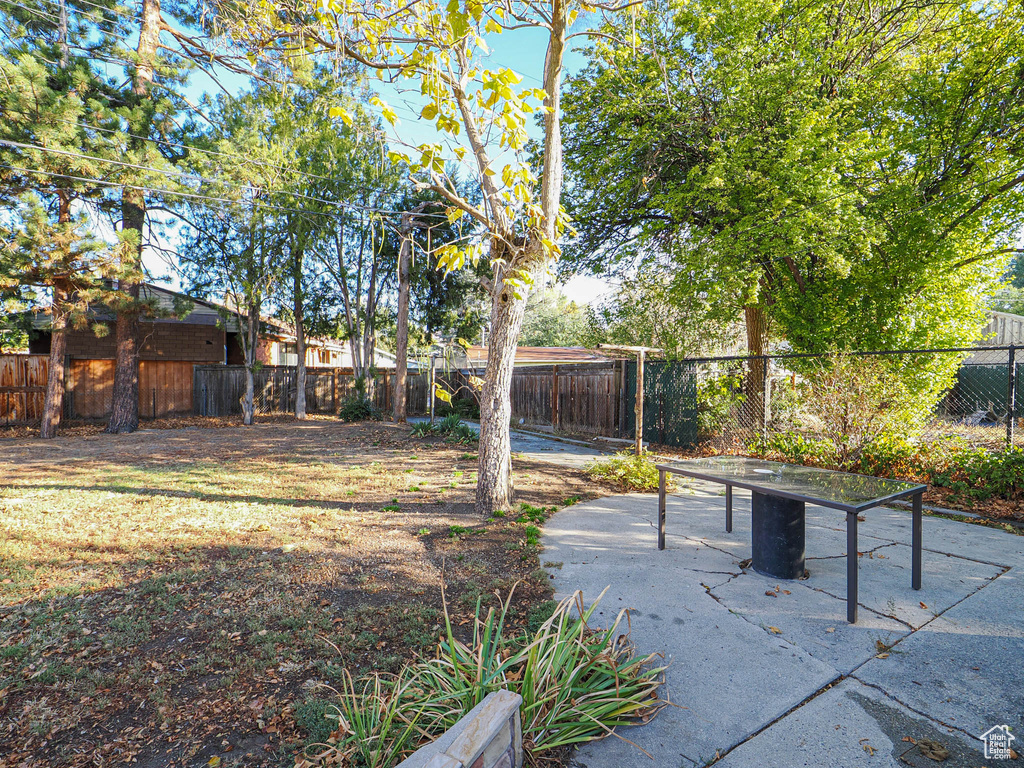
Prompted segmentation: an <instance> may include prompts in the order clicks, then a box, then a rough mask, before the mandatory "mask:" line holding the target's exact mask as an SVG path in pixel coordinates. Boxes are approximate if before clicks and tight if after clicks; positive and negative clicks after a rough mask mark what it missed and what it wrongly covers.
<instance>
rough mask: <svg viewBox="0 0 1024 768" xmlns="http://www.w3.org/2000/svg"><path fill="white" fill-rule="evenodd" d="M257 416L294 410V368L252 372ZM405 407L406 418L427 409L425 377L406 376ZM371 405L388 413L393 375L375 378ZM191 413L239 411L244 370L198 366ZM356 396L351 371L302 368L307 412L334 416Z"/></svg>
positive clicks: (218, 366) (262, 368)
mask: <svg viewBox="0 0 1024 768" xmlns="http://www.w3.org/2000/svg"><path fill="white" fill-rule="evenodd" d="M253 380H254V381H253V383H254V385H255V397H254V401H255V405H256V412H257V413H288V412H292V411H294V410H295V395H296V393H297V392H298V386H297V384H296V373H295V367H294V366H285V365H267V366H263V367H261V368H260V369H259V370H258V371H255V372H254V373H253ZM407 383H408V386H407V389H406V403H407V407H408V411H409V413H410V414H417V413H425V412H426V410H427V374H410V375H409V376H408V382H407ZM371 389H372V393H373V404H374V406H375V407H376V408H379V409H380V410H382V411H390V410H391V407H392V402H393V401H392V394H393V392H394V374H379V375H378V376H377V377H376V378H375V379H374V385H373V386H372V387H371ZM192 393H193V410H194V412H195V413H196V414H197V415H199V416H228V415H232V414H238V413H241V412H242V398H243V397H244V396H245V367H244V366H241V365H197V366H195V370H194V372H193V383H192ZM355 394H356V387H355V376H354V375H353V374H352V373H351V372H350V369H342V368H328V369H325V368H308V369H306V411H307V412H308V413H337V412H338V410H339V408H340V407H341V405H342V403H344V402H345V400H346V399H348V398H351V397H354V396H355Z"/></svg>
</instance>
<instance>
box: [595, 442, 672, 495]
mask: <svg viewBox="0 0 1024 768" xmlns="http://www.w3.org/2000/svg"><path fill="white" fill-rule="evenodd" d="M586 470H587V474H588V475H590V477H591V478H593V479H594V480H602V481H604V482H606V483H611V484H612V485H614V486H615V487H617V488H619V489H620V490H623V491H640V492H650V491H656V490H658V468H657V466H656V465H655V463H654V461H652V460H651V458H650V457H649V456H648V455H647V454H644V455H642V456H637V455H636V454H635V453H633V452H632V451H631V450H629V451H621V452H620V453H616V454H615V455H614V456H609V457H608V458H607V459H598V460H596V461H594V462H593V463H591V464H589V465H588V466H587V468H586Z"/></svg>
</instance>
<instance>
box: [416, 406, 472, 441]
mask: <svg viewBox="0 0 1024 768" xmlns="http://www.w3.org/2000/svg"><path fill="white" fill-rule="evenodd" d="M412 434H413V437H427V436H429V435H442V436H443V437H444V438H445V442H448V443H456V444H458V445H468V444H470V443H475V442H476V441H477V440H479V438H480V436H479V435H478V434H477V431H476V430H475V429H473V428H472V427H471V426H469V424H466V423H464V422H463V421H462V419H461V418H459V415H458V414H457V413H449V414H448V415H447V416H445V417H444V418H443V419H441V420H440V421H435V422H434V423H433V424H430V423H429V422H426V421H419V422H416V423H415V424H413V426H412Z"/></svg>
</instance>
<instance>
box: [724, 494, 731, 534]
mask: <svg viewBox="0 0 1024 768" xmlns="http://www.w3.org/2000/svg"><path fill="white" fill-rule="evenodd" d="M725 532H726V533H732V486H731V485H727V486H725Z"/></svg>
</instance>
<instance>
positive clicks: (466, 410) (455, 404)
mask: <svg viewBox="0 0 1024 768" xmlns="http://www.w3.org/2000/svg"><path fill="white" fill-rule="evenodd" d="M434 413H435V414H436V415H438V416H440V417H442V418H443V417H445V416H448V415H449V414H453V413H454V414H456V415H457V416H458V417H459V418H460V419H471V420H473V421H476V420H477V419H479V418H480V404H479V403H477V401H476V400H473V399H471V398H465V397H456V398H453V399H452V401H451V403H446V402H445V401H444V400H441V401H440V402H439V403H438V404H437V408H436V410H435V411H434Z"/></svg>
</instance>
